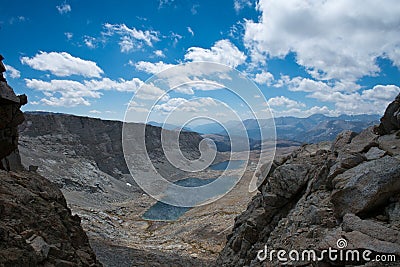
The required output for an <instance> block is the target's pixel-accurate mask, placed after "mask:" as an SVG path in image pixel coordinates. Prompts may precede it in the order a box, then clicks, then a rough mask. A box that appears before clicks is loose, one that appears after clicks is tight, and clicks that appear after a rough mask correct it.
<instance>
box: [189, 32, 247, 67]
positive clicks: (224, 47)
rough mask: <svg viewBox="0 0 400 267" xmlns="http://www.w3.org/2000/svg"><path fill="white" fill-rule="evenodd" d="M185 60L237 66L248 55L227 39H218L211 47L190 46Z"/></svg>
mask: <svg viewBox="0 0 400 267" xmlns="http://www.w3.org/2000/svg"><path fill="white" fill-rule="evenodd" d="M185 60H189V61H211V62H218V63H221V64H226V65H228V66H230V67H232V68H235V67H237V66H239V65H241V64H243V63H244V62H245V61H246V55H245V54H244V53H243V52H242V51H240V50H239V49H238V48H237V47H236V46H235V45H233V44H232V43H231V42H230V41H229V40H226V39H225V40H219V41H217V42H216V43H215V44H214V45H213V46H212V47H211V48H210V49H204V48H201V47H190V48H189V49H188V50H187V53H186V54H185Z"/></svg>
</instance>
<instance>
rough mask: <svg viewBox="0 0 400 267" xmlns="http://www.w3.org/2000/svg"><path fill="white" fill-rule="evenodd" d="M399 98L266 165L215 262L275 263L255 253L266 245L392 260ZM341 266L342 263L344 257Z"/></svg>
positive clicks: (399, 230) (399, 205)
mask: <svg viewBox="0 0 400 267" xmlns="http://www.w3.org/2000/svg"><path fill="white" fill-rule="evenodd" d="M399 99H400V95H399V96H398V97H397V98H396V100H395V101H394V102H393V103H392V104H390V105H389V107H388V109H387V110H386V112H385V115H384V117H383V118H382V120H381V124H380V125H379V126H378V127H376V128H373V127H370V128H367V129H366V130H364V131H363V132H361V133H359V134H356V133H354V132H351V131H346V132H343V133H341V134H339V135H338V137H337V138H336V140H335V141H334V142H333V143H332V144H327V143H320V144H317V145H304V146H302V147H301V148H299V149H298V150H297V151H295V152H293V153H292V154H291V156H289V157H285V158H283V159H275V161H274V164H273V167H272V169H271V171H270V172H269V174H268V175H267V178H266V179H265V181H264V183H263V184H262V185H261V186H260V187H259V191H260V193H258V194H257V195H256V196H255V197H254V198H253V200H252V201H251V203H250V204H249V206H248V208H247V210H246V211H244V212H243V213H242V214H241V215H240V216H238V217H237V218H236V219H235V225H234V228H233V230H232V233H231V234H229V235H228V236H227V244H226V246H225V248H224V249H223V250H222V252H221V253H220V255H219V258H218V260H217V263H216V266H280V265H281V264H282V263H283V262H282V261H278V259H277V257H275V258H274V259H272V260H269V259H268V260H265V261H261V260H260V259H259V258H258V257H257V254H258V252H259V251H262V250H264V249H265V247H266V246H267V248H268V249H269V250H272V249H276V250H278V249H283V250H285V251H287V252H289V251H290V250H293V249H296V250H299V251H302V250H307V249H313V250H315V251H316V253H321V251H323V250H325V249H328V248H333V249H338V246H337V241H338V240H339V239H345V240H346V245H347V247H346V248H345V249H351V250H357V251H359V252H362V251H365V250H370V251H372V253H373V255H375V254H377V253H383V254H386V255H388V254H391V255H394V257H395V258H396V260H397V261H396V262H388V263H378V262H365V261H361V260H360V261H355V262H351V265H352V266H354V265H355V266H360V265H362V266H399V264H400V263H399V260H400V250H399V248H400V239H399V235H400V150H399V149H398V148H399V147H400V139H399V136H400V131H399V129H400V127H399V126H400V125H399V124H398V112H399V104H398V103H399ZM285 264H288V265H292V266H345V265H346V264H348V265H350V263H349V262H340V261H338V260H336V261H335V260H332V259H329V258H327V257H324V259H323V260H321V261H319V262H316V261H312V260H308V259H305V260H304V259H302V260H300V261H290V259H289V260H288V261H286V262H285ZM346 266H347V265H346Z"/></svg>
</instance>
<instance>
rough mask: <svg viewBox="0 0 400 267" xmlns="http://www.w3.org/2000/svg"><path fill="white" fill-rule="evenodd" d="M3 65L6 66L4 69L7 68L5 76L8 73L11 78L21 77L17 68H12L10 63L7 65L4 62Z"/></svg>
mask: <svg viewBox="0 0 400 267" xmlns="http://www.w3.org/2000/svg"><path fill="white" fill-rule="evenodd" d="M4 66H5V67H6V70H7V71H6V75H7V76H8V75H10V77H11V78H13V79H17V78H19V77H21V72H20V71H19V70H17V69H16V68H14V67H12V66H10V65H7V64H4Z"/></svg>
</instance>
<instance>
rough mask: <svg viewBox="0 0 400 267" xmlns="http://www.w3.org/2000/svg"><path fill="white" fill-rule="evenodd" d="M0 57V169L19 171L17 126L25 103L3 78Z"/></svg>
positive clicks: (2, 66) (25, 98)
mask: <svg viewBox="0 0 400 267" xmlns="http://www.w3.org/2000/svg"><path fill="white" fill-rule="evenodd" d="M1 60H3V57H2V56H1V55H0V169H2V170H8V171H9V170H17V169H18V170H21V169H22V165H21V163H20V157H19V154H18V125H19V124H21V123H22V122H23V121H24V119H25V118H24V114H23V113H22V111H21V110H20V107H21V106H22V105H25V104H26V103H27V101H28V100H27V97H26V96H25V95H19V96H17V95H15V93H14V90H13V89H12V88H11V87H10V86H9V85H8V84H7V81H6V79H4V77H3V72H4V71H6V69H5V67H4V65H3V63H2V62H1Z"/></svg>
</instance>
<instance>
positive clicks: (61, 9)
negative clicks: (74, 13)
mask: <svg viewBox="0 0 400 267" xmlns="http://www.w3.org/2000/svg"><path fill="white" fill-rule="evenodd" d="M56 8H57V10H58V12H59V13H60V14H65V13H68V12H71V10H72V9H71V6H70V5H69V4H67V3H63V4H61V5H59V6H56Z"/></svg>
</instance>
